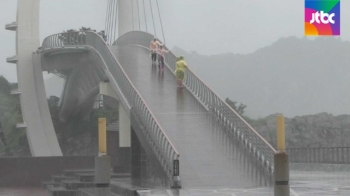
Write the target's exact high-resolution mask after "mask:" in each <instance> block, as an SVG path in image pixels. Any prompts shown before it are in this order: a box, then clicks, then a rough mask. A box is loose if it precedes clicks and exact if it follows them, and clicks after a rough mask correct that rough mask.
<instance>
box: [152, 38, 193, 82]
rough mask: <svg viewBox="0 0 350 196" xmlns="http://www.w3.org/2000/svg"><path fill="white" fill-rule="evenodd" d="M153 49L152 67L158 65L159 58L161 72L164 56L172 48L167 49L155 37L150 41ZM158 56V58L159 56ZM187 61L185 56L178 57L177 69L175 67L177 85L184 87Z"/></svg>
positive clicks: (161, 70)
mask: <svg viewBox="0 0 350 196" xmlns="http://www.w3.org/2000/svg"><path fill="white" fill-rule="evenodd" d="M149 49H150V50H151V59H152V67H153V66H156V63H157V60H158V69H159V71H160V72H163V71H164V64H165V63H164V58H165V53H168V52H169V51H170V50H166V49H165V48H164V46H163V44H162V43H161V42H160V41H158V40H157V38H154V39H153V40H152V41H151V43H150V48H149ZM157 56H158V58H157ZM187 67H188V66H187V63H186V62H185V58H184V57H183V56H180V57H178V59H177V61H176V69H175V76H176V81H177V87H178V88H183V80H184V78H185V71H186V69H187Z"/></svg>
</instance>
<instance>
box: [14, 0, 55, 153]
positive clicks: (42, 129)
mask: <svg viewBox="0 0 350 196" xmlns="http://www.w3.org/2000/svg"><path fill="white" fill-rule="evenodd" d="M39 8H40V0H18V10H17V24H18V27H17V36H16V39H17V41H16V44H17V46H16V50H17V57H18V61H17V78H18V88H19V91H20V92H21V94H20V103H21V110H22V115H23V121H24V123H23V124H24V125H25V126H26V128H27V138H28V143H29V146H30V150H31V153H32V156H36V157H38V156H62V152H61V149H60V146H59V144H58V141H57V137H56V133H55V130H54V127H53V124H52V120H51V115H50V111H49V108H48V103H47V97H46V93H45V87H44V81H43V78H42V70H41V58H40V56H39V55H36V54H34V55H33V52H35V51H36V50H37V49H38V47H39V46H40V40H39Z"/></svg>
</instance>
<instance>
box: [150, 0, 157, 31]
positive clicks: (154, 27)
mask: <svg viewBox="0 0 350 196" xmlns="http://www.w3.org/2000/svg"><path fill="white" fill-rule="evenodd" d="M149 5H150V6H151V15H152V21H153V29H154V35H155V36H157V31H156V25H155V23H154V17H153V9H152V0H149Z"/></svg>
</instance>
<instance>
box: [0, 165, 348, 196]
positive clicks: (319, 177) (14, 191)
mask: <svg viewBox="0 0 350 196" xmlns="http://www.w3.org/2000/svg"><path fill="white" fill-rule="evenodd" d="M290 177H291V182H290V184H291V194H290V195H291V196H349V195H350V172H305V171H292V172H291V175H290ZM0 195H1V196H47V195H48V192H47V191H46V190H45V189H40V188H0ZM152 195H155V196H157V195H159V196H160V195H167V196H273V188H272V187H263V188H252V189H232V188H222V189H187V190H181V191H179V192H176V191H171V190H163V191H159V190H154V191H152Z"/></svg>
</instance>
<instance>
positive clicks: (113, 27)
mask: <svg viewBox="0 0 350 196" xmlns="http://www.w3.org/2000/svg"><path fill="white" fill-rule="evenodd" d="M116 2H117V0H113V5H112V31H111V36H110V37H111V39H110V40H109V45H111V44H112V42H113V40H114V39H115V28H116V26H114V20H115V18H116V9H115V8H116Z"/></svg>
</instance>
